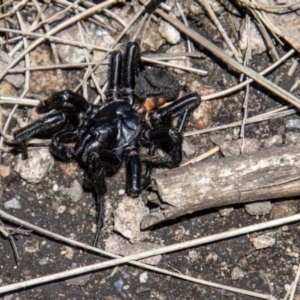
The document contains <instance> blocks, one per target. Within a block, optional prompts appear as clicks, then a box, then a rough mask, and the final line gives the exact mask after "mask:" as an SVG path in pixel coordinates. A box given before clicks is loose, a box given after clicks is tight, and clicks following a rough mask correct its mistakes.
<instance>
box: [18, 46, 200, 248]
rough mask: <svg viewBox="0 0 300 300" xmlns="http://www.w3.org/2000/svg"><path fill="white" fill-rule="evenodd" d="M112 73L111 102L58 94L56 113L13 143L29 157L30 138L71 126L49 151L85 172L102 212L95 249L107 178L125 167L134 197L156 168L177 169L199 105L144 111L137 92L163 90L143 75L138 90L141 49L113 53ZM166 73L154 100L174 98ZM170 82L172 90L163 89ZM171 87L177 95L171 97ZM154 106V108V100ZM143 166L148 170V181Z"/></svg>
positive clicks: (179, 103)
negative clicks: (144, 152) (186, 132)
mask: <svg viewBox="0 0 300 300" xmlns="http://www.w3.org/2000/svg"><path fill="white" fill-rule="evenodd" d="M110 68H111V73H110V75H109V83H108V87H109V91H108V102H107V103H105V104H102V105H93V104H90V103H88V102H87V101H86V100H85V99H84V98H83V97H82V96H80V95H78V94H76V93H73V92H70V91H62V92H59V93H55V94H54V95H53V96H52V98H51V101H47V102H45V103H43V110H51V109H53V108H55V109H56V111H54V112H53V113H50V114H49V115H47V116H46V117H44V118H42V119H40V120H38V121H36V122H34V123H32V124H30V125H28V126H27V127H24V128H21V129H19V130H18V131H16V132H15V134H14V137H15V140H16V141H17V142H18V143H20V144H21V145H22V151H23V156H24V158H26V157H27V148H26V140H28V139H29V138H30V137H31V136H33V135H34V134H36V133H38V132H40V131H46V130H47V129H49V128H52V127H53V126H56V125H59V124H63V125H69V126H67V127H68V129H66V130H63V131H59V132H57V133H56V134H54V135H53V137H52V142H51V146H50V149H51V151H52V153H53V154H54V155H55V156H57V157H59V158H60V159H62V160H64V161H72V160H77V161H78V162H79V163H80V164H81V165H82V166H83V167H84V169H85V170H86V174H87V176H86V185H87V186H89V187H91V188H92V189H93V190H94V192H95V194H96V205H97V211H98V216H97V225H98V229H97V232H96V235H95V238H94V241H93V245H94V246H96V244H97V241H98V238H99V234H100V229H101V227H102V217H103V212H104V195H105V192H106V185H105V178H106V177H107V176H112V175H114V174H115V173H116V172H117V171H118V169H119V168H120V167H121V166H122V164H123V163H124V164H125V168H126V193H127V194H128V195H130V196H132V197H136V196H138V195H139V194H140V193H141V191H142V189H143V188H145V187H147V186H148V185H149V183H150V175H151V170H152V168H153V167H163V168H173V167H176V166H178V165H179V163H180V162H181V158H182V156H181V155H182V154H181V142H182V132H183V131H184V130H185V127H186V124H187V121H188V120H189V117H190V114H191V113H192V111H193V110H194V109H195V108H196V107H197V106H198V105H199V103H200V99H199V96H198V94H196V93H193V94H190V95H187V96H185V97H183V98H181V99H179V100H176V101H174V102H172V103H171V104H170V105H169V106H167V107H165V108H159V107H153V108H151V110H148V108H147V109H146V108H145V107H146V106H145V105H144V102H145V101H144V100H145V99H141V98H139V97H138V96H137V95H136V94H135V93H134V89H135V88H136V89H138V90H142V91H143V95H144V97H145V98H147V97H148V95H147V90H149V93H148V94H149V95H150V96H151V97H153V86H154V85H159V84H160V80H152V79H151V76H152V77H153V74H154V73H152V75H151V74H150V75H149V76H148V75H147V74H145V73H144V72H145V71H144V72H143V74H144V75H143V76H144V78H146V79H143V80H140V82H143V83H142V84H143V86H141V87H139V86H136V83H135V82H136V78H137V77H138V76H139V74H140V73H141V71H142V66H141V64H140V56H139V47H138V46H137V44H135V43H128V44H127V45H126V50H125V54H124V62H123V55H122V53H121V52H120V51H115V52H113V53H112V55H111V66H110ZM155 72H156V73H157V71H155ZM164 72H166V71H160V72H158V73H159V74H161V75H160V76H162V77H164V76H167V77H168V78H167V80H161V82H162V84H161V87H159V86H158V87H155V86H154V89H155V90H156V91H159V93H157V92H155V93H154V94H155V97H159V98H163V97H166V98H168V97H170V95H172V97H175V96H176V95H177V93H178V91H179V86H178V83H177V81H176V80H175V78H173V77H172V76H171V75H169V74H167V73H164ZM164 74H165V75H164ZM147 78H148V79H147ZM149 78H150V79H151V80H149ZM172 78H173V79H172ZM172 80H173V81H172ZM138 82H139V81H138ZM166 82H167V83H168V89H164V88H163V87H164V85H165V84H166ZM147 84H149V88H147ZM150 86H151V88H150ZM172 88H173V90H177V92H174V91H173V92H170V91H171V90H172ZM164 90H166V92H165V93H164ZM167 100H172V99H167ZM67 103H68V104H71V106H72V107H71V108H66V107H65V105H64V104H67ZM150 103H151V104H153V103H156V102H155V99H154V100H153V101H152V100H151V101H150ZM176 117H177V118H178V120H177V124H176V125H175V126H173V125H172V121H173V119H174V118H176ZM67 142H74V143H75V146H74V147H67V146H66V145H65V144H66V143H67ZM141 147H147V148H148V149H149V152H148V153H149V155H148V156H145V157H141V156H140V154H139V152H140V148H141ZM157 148H161V149H163V150H164V151H165V152H166V156H164V157H159V156H158V157H156V156H155V150H156V149H157ZM142 165H144V166H145V173H144V176H142Z"/></svg>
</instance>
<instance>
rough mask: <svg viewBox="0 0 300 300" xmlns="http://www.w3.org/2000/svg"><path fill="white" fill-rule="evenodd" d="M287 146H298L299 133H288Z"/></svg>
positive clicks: (285, 138)
mask: <svg viewBox="0 0 300 300" xmlns="http://www.w3.org/2000/svg"><path fill="white" fill-rule="evenodd" d="M284 143H285V144H298V143H300V133H299V132H287V133H286V134H285V136H284Z"/></svg>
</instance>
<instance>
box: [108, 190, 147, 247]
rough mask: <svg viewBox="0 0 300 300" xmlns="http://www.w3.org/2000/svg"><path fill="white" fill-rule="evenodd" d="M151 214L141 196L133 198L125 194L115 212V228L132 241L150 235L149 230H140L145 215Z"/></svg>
mask: <svg viewBox="0 0 300 300" xmlns="http://www.w3.org/2000/svg"><path fill="white" fill-rule="evenodd" d="M148 214H149V209H148V208H146V207H145V205H144V203H143V202H142V199H141V197H137V198H131V197H128V196H127V195H124V197H123V198H122V200H121V201H120V202H119V203H118V207H117V209H116V210H115V212H114V216H115V220H114V221H115V225H114V229H115V230H116V231H117V232H119V233H121V234H122V235H123V236H125V237H126V238H128V239H129V240H130V241H131V242H132V243H134V242H137V241H140V240H143V239H145V238H147V237H148V236H149V231H143V232H141V230H140V223H141V221H142V219H143V217H144V216H146V215H148Z"/></svg>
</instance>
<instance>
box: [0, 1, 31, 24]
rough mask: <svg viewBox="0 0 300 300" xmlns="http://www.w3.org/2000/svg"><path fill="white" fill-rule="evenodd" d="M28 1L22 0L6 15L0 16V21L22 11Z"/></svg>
mask: <svg viewBox="0 0 300 300" xmlns="http://www.w3.org/2000/svg"><path fill="white" fill-rule="evenodd" d="M28 1H29V0H23V1H21V2H20V3H18V4H17V5H16V6H14V7H13V8H12V9H11V10H10V11H9V12H8V13H6V14H2V15H0V20H1V19H4V18H6V17H10V16H11V15H13V14H15V13H16V12H17V11H20V10H22V8H23V7H24V6H25V5H26V4H27V2H28Z"/></svg>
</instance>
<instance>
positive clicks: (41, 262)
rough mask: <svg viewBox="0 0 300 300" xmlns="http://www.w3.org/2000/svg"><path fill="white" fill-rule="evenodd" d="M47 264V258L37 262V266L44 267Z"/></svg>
mask: <svg viewBox="0 0 300 300" xmlns="http://www.w3.org/2000/svg"><path fill="white" fill-rule="evenodd" d="M48 262H49V257H43V258H42V259H40V260H39V265H41V266H43V265H46V264H47V263H48Z"/></svg>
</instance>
